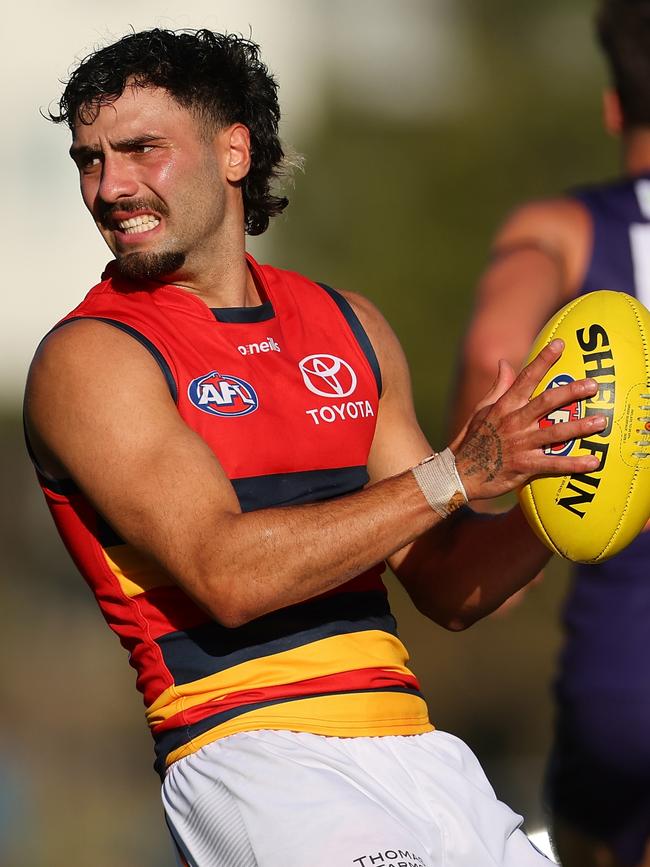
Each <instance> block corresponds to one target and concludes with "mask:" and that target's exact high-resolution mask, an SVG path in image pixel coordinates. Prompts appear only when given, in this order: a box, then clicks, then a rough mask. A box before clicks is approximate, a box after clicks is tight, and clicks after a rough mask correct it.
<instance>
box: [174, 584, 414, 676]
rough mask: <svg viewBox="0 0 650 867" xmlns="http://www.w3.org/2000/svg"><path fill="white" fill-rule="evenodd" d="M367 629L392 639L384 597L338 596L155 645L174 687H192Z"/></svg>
mask: <svg viewBox="0 0 650 867" xmlns="http://www.w3.org/2000/svg"><path fill="white" fill-rule="evenodd" d="M369 629H376V630H381V631H382V632H388V633H390V634H391V635H397V629H396V624H395V618H394V617H393V615H392V614H391V613H390V609H389V606H388V599H387V597H386V594H385V593H383V592H381V591H378V590H371V591H366V592H363V593H340V594H337V595H335V596H328V597H326V598H324V599H315V600H312V601H310V602H302V603H300V604H299V605H292V606H291V607H289V608H283V609H281V610H280V611H273V612H271V613H270V614H265V615H264V616H263V617H258V618H257V620H253V621H251V622H250V623H245V624H244V625H243V626H237V627H235V628H234V629H229V628H227V627H225V626H221V625H220V624H219V623H217V622H215V621H211V622H210V623H206V624H205V625H202V626H197V627H195V628H194V629H188V630H187V631H178V632H170V633H168V634H167V635H163V636H162V637H161V638H158V639H157V643H158V645H159V647H160V649H161V651H162V655H163V659H164V662H165V665H166V666H167V668H168V669H169V671H170V673H171V675H172V677H173V678H174V683H176V684H177V685H181V684H184V683H192V681H195V680H199V679H200V678H203V677H209V676H210V675H211V674H216V673H217V672H220V671H225V670H226V669H228V668H231V667H232V666H233V665H239V664H240V663H242V662H247V661H248V660H251V659H261V658H263V657H265V656H272V655H273V654H275V653H282V652H283V651H286V650H292V649H294V648H296V647H303V646H305V645H307V644H311V643H312V642H314V641H319V640H320V639H322V638H330V637H332V636H334V635H349V634H350V633H353V632H364V631H366V630H369Z"/></svg>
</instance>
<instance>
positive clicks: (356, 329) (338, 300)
mask: <svg viewBox="0 0 650 867" xmlns="http://www.w3.org/2000/svg"><path fill="white" fill-rule="evenodd" d="M318 285H319V286H320V287H321V289H324V290H325V291H326V292H327V294H328V295H329V296H330V298H331V299H332V301H334V303H335V304H336V306H337V307H338V308H339V310H340V311H341V313H342V314H343V316H344V317H345V319H346V321H347V323H348V325H349V326H350V328H351V329H352V333H353V334H354V336H355V337H356V338H357V343H358V344H359V346H360V347H361V349H362V350H363V354H364V355H365V356H366V358H367V359H368V364H369V365H370V367H371V369H372V372H373V374H374V377H375V382H376V383H377V394H378V395H379V397H381V393H382V390H383V385H382V381H381V368H380V367H379V361H378V360H377V356H376V354H375V350H374V349H373V346H372V343H371V342H370V338H369V337H368V335H367V334H366V329H365V328H364V327H363V325H362V324H361V323H360V322H359V317H358V316H357V314H356V313H355V312H354V310H353V309H352V306H351V305H350V302H349V301H347V300H346V299H345V298H344V297H343V296H342V295H341V293H340V292H337V291H336V289H332V287H331V286H327V284H325V283H319V284H318Z"/></svg>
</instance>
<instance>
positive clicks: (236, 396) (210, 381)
mask: <svg viewBox="0 0 650 867" xmlns="http://www.w3.org/2000/svg"><path fill="white" fill-rule="evenodd" d="M187 394H188V397H189V399H190V400H191V401H192V403H193V404H194V406H195V407H196V408H197V409H200V410H201V411H202V412H207V413H208V414H209V415H219V416H238V415H248V414H249V413H251V412H255V410H256V409H257V407H258V406H259V401H258V399H257V394H256V393H255V389H254V388H253V386H252V385H250V383H248V382H246V381H245V380H244V379H239V377H237V376H230V375H229V374H227V373H219V372H218V371H216V370H213V371H212V372H211V373H206V374H204V375H203V376H197V378H196V379H193V380H192V382H190V385H189V388H188V389H187Z"/></svg>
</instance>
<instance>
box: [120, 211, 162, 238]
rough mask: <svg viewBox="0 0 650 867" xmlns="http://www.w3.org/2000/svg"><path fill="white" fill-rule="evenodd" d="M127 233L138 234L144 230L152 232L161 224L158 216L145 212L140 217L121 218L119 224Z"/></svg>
mask: <svg viewBox="0 0 650 867" xmlns="http://www.w3.org/2000/svg"><path fill="white" fill-rule="evenodd" d="M117 225H118V228H120V229H121V230H122V231H123V232H124V233H125V234H126V235H138V234H141V233H142V232H150V231H151V230H152V229H155V228H156V226H159V225H160V220H159V219H158V217H154V215H153V214H143V215H142V216H140V217H129V219H128V220H120V221H119V223H118V224H117Z"/></svg>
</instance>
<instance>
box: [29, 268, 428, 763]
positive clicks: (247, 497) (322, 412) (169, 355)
mask: <svg viewBox="0 0 650 867" xmlns="http://www.w3.org/2000/svg"><path fill="white" fill-rule="evenodd" d="M247 258H248V266H249V268H250V269H251V272H252V274H253V276H254V278H255V281H256V284H257V286H258V289H259V291H260V295H261V296H262V299H263V303H262V304H261V305H260V306H258V307H253V308H224V309H219V310H211V309H210V308H208V307H207V306H206V305H205V304H204V303H203V301H201V300H200V299H199V298H198V297H196V296H195V295H192V294H191V293H189V292H187V291H186V290H184V289H180V288H178V287H175V286H169V285H167V286H161V285H158V284H155V283H152V282H151V283H150V282H144V281H143V282H138V283H133V282H129V281H126V280H125V279H124V278H122V277H120V276H118V275H117V273H116V272H114V271H113V270H112V269H111V268H109V269H108V271H107V272H106V274H105V275H103V280H102V282H101V283H99V284H98V285H97V286H95V287H94V288H93V289H91V291H90V292H89V294H88V295H87V297H86V298H85V300H84V301H83V302H82V303H81V304H80V305H79V306H78V307H77V308H76V309H75V310H73V311H72V313H70V314H69V315H68V316H67V317H65V319H64V320H62V322H61V323H59V325H57V326H56V327H60V326H61V325H63V324H64V323H65V322H67V321H69V320H71V319H75V318H93V319H100V320H103V321H105V322H107V323H108V324H110V325H112V326H114V327H116V328H120V329H122V330H123V331H126V332H127V333H129V334H130V335H131V336H132V337H133V338H134V339H137V340H139V341H140V342H141V343H142V344H143V345H144V346H145V347H146V348H147V349H148V350H149V351H150V352H151V354H152V356H153V357H154V358H155V360H156V361H157V363H158V365H159V366H160V369H161V371H162V373H163V375H164V376H165V378H166V380H167V384H168V386H169V389H170V391H171V393H172V395H173V397H174V399H175V401H176V405H177V407H178V412H179V413H180V414H181V416H182V418H183V420H184V421H185V423H186V424H187V425H188V426H189V427H190V428H192V430H194V431H196V432H197V433H198V434H199V435H200V436H201V437H202V438H203V439H204V440H205V442H206V443H207V444H208V445H209V446H210V448H211V449H212V450H213V451H214V453H215V455H216V456H217V458H218V459H219V461H220V463H221V465H222V466H223V468H224V470H225V472H226V473H227V475H228V477H229V478H230V480H231V482H232V484H233V487H234V489H235V492H236V494H237V496H238V498H239V502H240V504H241V508H242V510H243V511H248V510H252V509H259V508H266V507H271V506H282V505H288V504H300V503H312V502H317V501H321V500H326V499H329V498H332V497H338V496H341V495H344V494H347V493H350V492H352V491H355V490H358V489H360V488H362V487H363V486H364V485H365V484H366V483H367V481H368V475H367V472H366V463H367V458H368V452H369V449H370V445H371V443H372V439H373V435H374V429H375V422H376V416H377V407H378V400H379V393H380V391H381V374H380V371H379V366H378V364H377V359H376V357H375V354H374V351H373V349H372V346H371V344H370V341H369V340H368V337H367V335H366V333H365V331H364V330H363V328H362V326H361V324H360V323H359V321H358V319H357V317H356V315H355V313H354V311H353V310H352V308H351V307H350V305H349V304H348V302H347V301H346V300H345V299H344V298H343V296H341V295H340V294H339V293H337V292H335V291H334V290H332V289H329V288H328V287H325V286H322V285H319V284H316V283H313V282H311V281H310V280H308V279H306V278H305V277H302V276H300V275H298V274H295V273H291V272H287V271H280V270H277V269H275V268H271V267H268V266H260V265H258V264H257V263H256V262H255V261H254V260H253V259H252V258H251V257H247ZM39 481H40V484H41V487H42V488H43V491H44V494H45V497H46V499H47V502H48V505H49V507H50V510H51V512H52V515H53V517H54V520H55V522H56V525H57V527H58V529H59V532H60V534H61V536H62V538H63V540H64V542H65V544H66V547H67V548H68V550H69V552H70V554H71V555H72V557H73V559H74V561H75V563H76V564H77V566H78V567H79V569H80V571H81V572H82V574H83V576H84V577H85V579H86V581H87V582H88V583H89V585H90V587H91V588H92V590H93V592H94V594H95V596H96V598H97V601H98V603H99V606H100V608H101V610H102V612H103V614H104V617H105V618H106V621H107V622H108V624H109V626H110V627H111V629H113V631H114V632H115V633H116V634H117V635H118V636H119V638H120V641H121V643H122V645H123V646H124V647H125V648H126V649H127V650H128V652H129V655H130V662H131V665H132V666H133V667H134V668H135V670H136V671H137V675H138V677H137V687H138V689H139V690H140V691H141V692H142V694H143V696H144V701H145V705H146V715H147V719H148V722H149V725H150V727H151V730H152V734H153V737H154V740H155V744H156V754H157V761H156V767H157V769H158V771H159V772H160V773H161V774H163V773H164V769H165V767H167V766H168V765H169V764H171V763H172V762H174V761H176V760H177V759H179V758H181V757H183V756H186V755H188V754H190V753H192V752H194V751H195V750H197V749H199V748H200V747H202V746H203V745H204V744H206V743H209V742H210V741H213V740H215V739H217V738H220V737H224V736H226V735H230V734H233V733H235V732H241V731H250V730H253V729H290V730H293V731H306V732H312V733H315V734H323V735H336V736H340V737H350V736H355V735H356V736H359V735H384V734H416V733H419V732H423V731H429V730H430V729H431V728H432V726H431V724H430V723H429V720H428V715H427V710H426V705H425V703H424V700H423V698H422V696H421V695H420V692H419V685H418V683H417V681H416V679H415V677H414V676H413V674H412V673H411V672H410V671H409V670H408V669H407V668H406V662H407V661H408V654H407V653H406V650H405V648H404V646H403V645H402V643H401V642H400V641H399V639H398V638H397V634H396V629H395V621H394V619H393V617H392V615H391V613H390V610H389V607H388V601H387V596H386V590H385V588H384V585H383V582H382V580H381V573H382V572H383V569H384V564H383V563H381V564H379V565H378V566H376V567H374V568H373V569H370V570H369V571H367V572H365V573H364V574H362V575H359V576H357V577H356V578H354V579H353V580H351V581H349V582H347V583H346V584H344V585H342V586H341V587H339V588H337V589H336V590H334V591H331V592H329V593H327V594H324V595H322V596H318V597H316V598H314V599H311V600H308V601H306V602H303V603H300V604H298V605H292V606H290V607H288V608H284V609H281V610H279V611H275V612H272V613H270V614H267V615H264V616H262V617H260V618H258V619H256V620H254V621H252V622H250V623H246V624H245V625H243V626H240V627H237V628H233V629H230V628H226V627H224V626H222V625H220V624H219V623H217V622H216V621H214V620H213V619H212V618H211V617H210V616H209V615H208V614H207V613H206V612H205V611H204V610H203V609H202V608H200V607H199V606H197V605H196V604H195V603H194V602H192V601H191V600H190V599H189V597H188V596H187V595H186V594H185V593H184V592H183V591H182V590H181V588H180V587H179V586H177V585H175V584H174V583H172V582H171V581H170V579H169V578H167V577H166V576H164V575H163V574H161V572H160V570H159V568H158V567H157V565H156V564H155V563H154V562H153V561H151V560H149V559H147V558H146V557H144V556H143V555H142V554H140V553H139V552H138V551H137V550H136V549H134V548H133V547H132V546H130V545H128V544H125V543H124V542H123V541H122V540H121V539H120V538H119V537H118V536H117V535H116V534H115V532H114V531H113V530H112V529H111V528H110V527H109V526H108V525H107V523H106V521H105V520H103V518H102V516H101V515H99V514H97V513H96V512H95V511H94V509H93V507H92V506H91V505H90V504H89V502H88V501H87V500H86V498H85V497H84V496H83V494H82V493H81V492H80V491H79V490H77V489H76V488H75V486H74V484H73V483H71V482H70V481H69V480H59V481H57V482H54V481H52V480H51V479H47V478H45V477H44V476H43V475H42V474H41V473H39ZM296 544H297V545H300V540H299V539H296ZM277 568H278V569H281V568H282V564H281V563H278V566H277ZM242 580H245V579H242Z"/></svg>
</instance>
